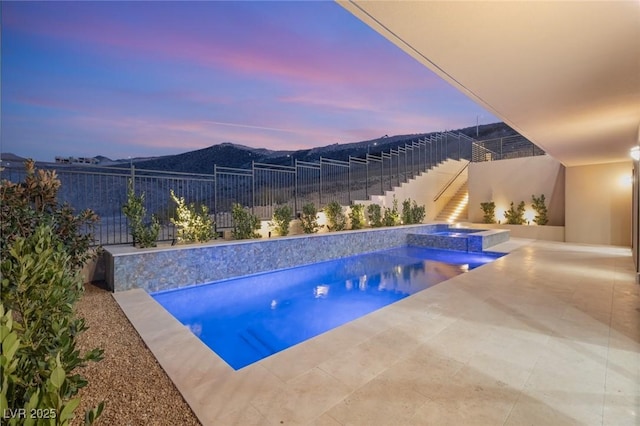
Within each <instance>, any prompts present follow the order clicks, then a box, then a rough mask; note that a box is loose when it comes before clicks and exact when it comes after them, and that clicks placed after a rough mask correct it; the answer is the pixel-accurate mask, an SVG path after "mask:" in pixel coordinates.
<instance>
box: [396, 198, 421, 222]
mask: <svg viewBox="0 0 640 426" xmlns="http://www.w3.org/2000/svg"><path fill="white" fill-rule="evenodd" d="M425 215H426V207H425V206H424V205H422V206H418V203H416V202H415V201H413V202H412V200H411V198H408V199H406V200H404V201H403V202H402V223H404V224H405V225H413V224H417V223H422V221H423V220H424V217H425Z"/></svg>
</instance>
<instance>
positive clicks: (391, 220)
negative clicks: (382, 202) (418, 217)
mask: <svg viewBox="0 0 640 426" xmlns="http://www.w3.org/2000/svg"><path fill="white" fill-rule="evenodd" d="M382 224H383V225H384V226H396V225H399V224H400V212H398V200H396V197H395V195H394V196H393V203H392V205H391V208H388V207H385V208H384V215H383V216H382Z"/></svg>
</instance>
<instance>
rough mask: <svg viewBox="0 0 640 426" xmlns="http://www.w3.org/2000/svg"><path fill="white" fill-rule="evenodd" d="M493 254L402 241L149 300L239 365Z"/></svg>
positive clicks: (160, 294)
mask: <svg viewBox="0 0 640 426" xmlns="http://www.w3.org/2000/svg"><path fill="white" fill-rule="evenodd" d="M499 256H500V255H498V254H488V253H466V252H455V251H451V250H437V249H430V248H421V247H411V246H406V247H399V248H394V249H389V250H383V251H378V252H372V253H366V254H361V255H357V256H351V257H346V258H342V259H337V260H332V261H327V262H320V263H316V264H312V265H306V266H299V267H295V268H289V269H284V270H277V271H273V272H268V273H261V274H255V275H251V276H245V277H240V278H233V279H228V280H224V281H218V282H214V283H211V284H206V285H199V286H193V287H188V288H182V289H175V290H167V291H162V292H157V293H152V297H153V298H154V299H155V300H156V301H157V302H158V303H160V304H161V305H162V306H163V307H164V308H165V309H167V311H169V312H170V313H171V314H172V315H173V316H174V317H175V318H176V319H178V320H179V321H180V322H181V323H182V324H184V325H186V326H188V327H189V329H190V330H191V331H192V332H193V333H194V334H195V335H196V336H198V337H199V338H200V339H201V340H202V341H203V342H204V343H205V344H206V345H207V346H209V347H210V348H211V349H212V350H213V351H214V352H216V353H217V354H218V355H219V356H220V357H221V358H222V359H224V360H225V361H226V362H227V363H228V364H229V365H230V366H231V367H233V368H234V369H236V370H237V369H240V368H242V367H245V366H247V365H249V364H252V363H254V362H256V361H259V360H260V359H263V358H266V357H268V356H270V355H272V354H274V353H277V352H280V351H282V350H284V349H286V348H288V347H290V346H293V345H296V344H298V343H300V342H303V341H305V340H307V339H310V338H312V337H314V336H317V335H319V334H321V333H324V332H326V331H329V330H331V329H333V328H335V327H338V326H340V325H342V324H345V323H347V322H349V321H352V320H354V319H356V318H359V317H361V316H363V315H366V314H368V313H370V312H373V311H375V310H377V309H380V308H382V307H384V306H387V305H389V304H391V303H394V302H396V301H398V300H400V299H403V298H405V297H407V296H409V295H411V294H414V293H416V292H418V291H421V290H424V289H426V288H428V287H431V286H433V285H435V284H437V283H439V282H442V281H444V280H447V279H449V278H452V277H454V276H456V275H459V274H462V273H464V272H466V271H468V270H471V269H473V268H476V267H478V266H481V265H483V264H485V263H487V262H491V261H493V260H495V259H496V258H497V257H499Z"/></svg>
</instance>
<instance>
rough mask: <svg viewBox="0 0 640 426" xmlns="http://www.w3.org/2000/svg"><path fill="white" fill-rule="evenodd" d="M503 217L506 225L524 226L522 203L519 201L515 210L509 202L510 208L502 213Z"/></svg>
mask: <svg viewBox="0 0 640 426" xmlns="http://www.w3.org/2000/svg"><path fill="white" fill-rule="evenodd" d="M504 217H505V219H507V221H506V223H507V224H509V225H522V224H524V222H525V221H524V201H520V204H518V207H517V208H515V207H514V206H513V201H512V202H511V207H509V210H507V211H506V212H504Z"/></svg>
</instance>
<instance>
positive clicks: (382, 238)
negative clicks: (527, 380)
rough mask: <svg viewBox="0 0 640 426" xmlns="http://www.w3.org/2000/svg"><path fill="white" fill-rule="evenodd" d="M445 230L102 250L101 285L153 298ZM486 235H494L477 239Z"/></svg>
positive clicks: (382, 231) (438, 227)
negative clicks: (103, 274) (174, 290)
mask: <svg viewBox="0 0 640 426" xmlns="http://www.w3.org/2000/svg"><path fill="white" fill-rule="evenodd" d="M448 229H449V227H448V225H447V224H427V225H409V226H398V227H392V228H376V229H365V230H358V231H343V232H333V233H329V234H320V235H296V236H291V237H279V238H272V239H261V240H244V241H224V242H220V241H216V242H213V243H211V244H194V245H185V246H173V247H158V248H153V249H134V248H133V247H130V246H126V247H125V246H115V247H106V248H105V262H106V281H107V285H108V286H109V288H110V289H111V290H113V291H123V290H129V289H133V288H142V289H144V290H146V291H147V292H155V291H159V290H168V289H172V288H179V287H185V286H192V285H198V284H205V283H209V282H212V281H218V280H222V279H226V278H233V277H238V276H243V275H250V274H256V273H260V272H267V271H272V270H274V269H283V268H291V267H295V266H300V265H306V264H311V263H316V262H322V261H326V260H332V259H337V258H340V257H346V256H353V255H356V254H361V253H367V252H372V251H377V250H384V249H389V248H393V247H400V246H405V245H407V244H410V238H411V237H409V235H410V234H412V235H413V234H418V235H425V234H429V233H433V232H441V231H446V230H448ZM486 232H488V233H491V232H495V231H485V232H481V233H480V234H483V233H486ZM474 235H475V234H474ZM507 239H508V235H507ZM494 244H495V243H494ZM415 245H422V246H425V245H424V244H420V243H419V242H417V243H416V244H415ZM486 247H488V246H486ZM486 247H484V246H483V248H486ZM442 248H446V247H442Z"/></svg>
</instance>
